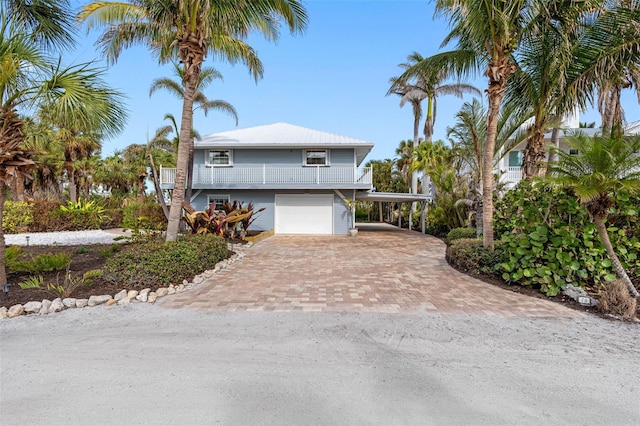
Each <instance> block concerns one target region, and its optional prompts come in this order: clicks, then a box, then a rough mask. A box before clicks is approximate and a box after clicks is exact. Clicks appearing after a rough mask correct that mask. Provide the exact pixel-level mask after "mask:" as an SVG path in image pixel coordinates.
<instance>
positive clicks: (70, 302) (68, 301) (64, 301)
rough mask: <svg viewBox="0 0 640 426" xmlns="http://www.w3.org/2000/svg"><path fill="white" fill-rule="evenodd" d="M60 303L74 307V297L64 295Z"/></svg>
mask: <svg viewBox="0 0 640 426" xmlns="http://www.w3.org/2000/svg"><path fill="white" fill-rule="evenodd" d="M62 304H63V305H64V306H65V307H67V308H75V307H76V299H75V298H74V297H66V298H64V299H62Z"/></svg>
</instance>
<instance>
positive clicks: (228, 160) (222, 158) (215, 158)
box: [207, 149, 233, 166]
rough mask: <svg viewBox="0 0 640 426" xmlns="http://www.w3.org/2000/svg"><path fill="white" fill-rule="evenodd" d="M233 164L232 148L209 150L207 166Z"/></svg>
mask: <svg viewBox="0 0 640 426" xmlns="http://www.w3.org/2000/svg"><path fill="white" fill-rule="evenodd" d="M232 164H233V161H232V157H231V150H230V149H225V150H218V151H213V150H212V151H209V156H208V157H207V166H230V165H232Z"/></svg>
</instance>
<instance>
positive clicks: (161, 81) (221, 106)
mask: <svg viewBox="0 0 640 426" xmlns="http://www.w3.org/2000/svg"><path fill="white" fill-rule="evenodd" d="M174 74H175V76H176V77H178V80H172V79H170V78H166V77H165V78H158V79H156V80H154V81H153V83H152V84H151V88H150V89H149V96H151V95H153V94H154V93H155V92H156V91H157V90H159V89H164V90H167V91H168V92H169V93H171V94H173V95H175V96H176V97H178V98H179V99H184V85H183V83H182V82H183V81H184V72H183V69H182V68H180V67H179V66H178V65H176V64H174ZM214 80H222V74H220V72H219V71H218V70H216V69H215V68H212V67H203V68H202V71H201V72H200V77H199V79H198V84H197V86H196V90H197V91H196V94H195V95H194V98H193V103H194V105H195V108H194V111H195V110H196V109H201V110H202V112H204V115H205V117H206V116H207V114H208V113H209V110H210V109H213V110H217V111H220V112H224V113H226V114H229V115H230V116H231V117H233V118H234V119H235V121H236V126H237V125H238V112H237V111H236V109H235V108H234V107H233V105H231V104H230V103H229V102H227V101H223V100H221V99H214V100H210V99H208V98H207V96H206V95H205V94H204V93H203V90H204V89H206V87H207V86H209V84H211V83H212V82H213V81H214ZM192 118H193V117H192ZM174 121H175V120H174ZM191 129H192V131H193V122H192V123H191ZM193 139H194V138H193V137H192V138H190V140H189V142H190V144H189V163H188V164H189V168H188V170H187V188H186V192H185V198H186V199H187V200H189V202H190V200H191V190H192V188H191V187H192V185H193V143H194V142H193Z"/></svg>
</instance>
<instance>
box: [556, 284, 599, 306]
mask: <svg viewBox="0 0 640 426" xmlns="http://www.w3.org/2000/svg"><path fill="white" fill-rule="evenodd" d="M563 293H564V295H565V296H568V297H570V298H572V299H573V300H575V301H576V302H578V303H580V304H581V305H584V306H596V305H597V304H598V301H597V300H595V299H594V298H592V297H591V296H589V294H588V293H587V292H586V291H584V289H583V288H581V287H575V286H573V285H571V284H567V287H566V288H565V289H564V291H563Z"/></svg>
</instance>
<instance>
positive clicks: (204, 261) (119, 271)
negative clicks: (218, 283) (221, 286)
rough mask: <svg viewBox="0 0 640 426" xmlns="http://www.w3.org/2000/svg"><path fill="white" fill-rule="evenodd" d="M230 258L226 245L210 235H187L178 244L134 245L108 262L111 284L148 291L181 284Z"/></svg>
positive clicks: (108, 277) (152, 243)
mask: <svg viewBox="0 0 640 426" xmlns="http://www.w3.org/2000/svg"><path fill="white" fill-rule="evenodd" d="M226 257H227V243H226V242H225V241H224V240H223V239H222V238H219V237H217V236H214V235H210V234H202V235H187V236H185V237H184V238H181V239H180V240H178V241H173V242H166V243H163V242H161V241H151V242H146V243H137V244H131V245H129V246H127V247H124V248H123V249H122V250H120V251H119V252H118V253H117V254H115V255H114V256H113V257H111V258H110V259H108V260H107V262H106V264H105V266H104V272H105V274H104V278H105V279H106V280H107V281H108V282H112V283H118V284H122V285H125V286H131V287H136V288H145V287H149V286H152V285H168V284H178V283H181V282H182V280H184V279H188V278H191V277H193V276H194V275H196V274H199V273H201V272H203V271H205V270H207V269H211V268H213V267H214V266H215V264H216V263H218V262H219V261H221V260H223V259H225V258H226Z"/></svg>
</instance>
